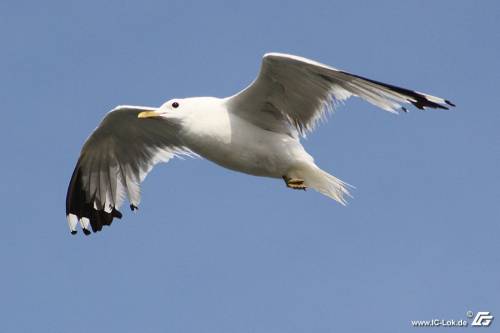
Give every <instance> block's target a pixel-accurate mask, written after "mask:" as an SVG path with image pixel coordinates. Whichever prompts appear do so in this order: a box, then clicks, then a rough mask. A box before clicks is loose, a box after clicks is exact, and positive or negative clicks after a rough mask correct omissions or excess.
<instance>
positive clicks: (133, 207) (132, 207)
mask: <svg viewBox="0 0 500 333" xmlns="http://www.w3.org/2000/svg"><path fill="white" fill-rule="evenodd" d="M138 209H139V207H137V206H136V205H133V204H130V210H131V211H134V210H138Z"/></svg>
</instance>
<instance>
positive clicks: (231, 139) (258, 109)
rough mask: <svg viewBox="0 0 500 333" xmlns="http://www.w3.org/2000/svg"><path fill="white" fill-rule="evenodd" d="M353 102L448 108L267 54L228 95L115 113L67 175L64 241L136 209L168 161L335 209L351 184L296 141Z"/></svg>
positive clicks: (304, 61) (295, 59)
mask: <svg viewBox="0 0 500 333" xmlns="http://www.w3.org/2000/svg"><path fill="white" fill-rule="evenodd" d="M351 96H357V97H360V98H362V99H364V100H365V101H367V102H369V103H371V104H374V105H376V106H378V107H379V108H381V109H383V110H385V111H389V112H393V113H398V112H399V111H403V112H407V109H406V108H405V107H404V106H403V105H402V104H413V106H415V107H416V108H418V109H426V108H431V109H448V106H455V105H454V104H453V103H452V102H450V101H449V100H445V99H442V98H439V97H435V96H431V95H428V94H424V93H421V92H417V91H413V90H409V89H405V88H400V87H397V86H393V85H390V84H386V83H382V82H378V81H374V80H371V79H367V78H364V77H362V76H358V75H354V74H351V73H348V72H345V71H342V70H339V69H336V68H333V67H330V66H327V65H323V64H321V63H319V62H316V61H313V60H309V59H306V58H302V57H298V56H293V55H287V54H281V53H268V54H266V55H264V57H263V59H262V65H261V68H260V73H259V75H258V76H257V78H256V79H255V80H254V81H253V82H252V83H251V84H250V85H249V86H248V87H247V88H245V89H244V90H242V91H240V92H239V93H237V94H235V95H233V96H231V97H227V98H216V97H192V98H174V99H171V100H169V101H167V102H166V103H164V104H163V105H162V106H160V107H158V108H155V107H143V106H128V105H125V106H118V107H116V108H115V109H113V110H112V111H111V112H109V113H108V114H106V116H105V117H104V119H103V120H102V121H101V123H100V124H99V126H98V127H97V128H96V129H95V130H94V132H93V133H92V134H91V136H90V137H89V138H88V139H87V141H86V142H85V144H84V145H83V148H82V150H81V153H80V157H79V159H78V162H77V164H76V167H75V170H74V172H73V175H72V177H71V181H70V183H69V187H68V193H67V197H66V217H67V221H68V225H69V229H70V231H71V233H72V234H76V233H77V225H78V224H80V226H81V228H82V230H83V232H84V234H85V235H89V234H90V233H91V231H90V230H91V229H92V231H93V232H97V231H100V230H101V229H102V227H103V226H104V225H110V224H111V222H112V221H113V219H114V218H118V219H119V218H121V217H122V214H121V213H120V211H119V210H118V209H119V208H120V206H121V205H122V203H123V201H124V200H125V198H126V197H127V198H128V200H129V202H130V208H131V209H132V210H135V209H137V207H138V206H139V202H140V184H141V182H142V181H143V180H144V178H145V177H146V175H147V174H148V172H149V171H151V169H152V168H153V166H154V165H155V164H157V163H159V162H167V161H169V160H170V159H172V158H173V157H175V156H182V155H188V156H201V157H204V158H206V159H208V160H210V161H212V162H214V163H216V164H218V165H220V166H223V167H225V168H228V169H231V170H235V171H239V172H243V173H246V174H250V175H254V176H262V177H270V178H282V179H283V180H284V182H285V185H286V186H287V187H289V188H291V189H295V190H305V189H306V188H312V189H314V190H316V191H318V192H320V193H322V194H324V195H326V196H328V197H330V198H332V199H334V200H336V201H338V202H339V203H341V204H345V203H346V197H347V196H349V191H348V187H349V185H348V184H346V183H344V182H343V181H341V180H340V179H338V178H336V177H334V176H332V175H330V174H329V173H327V172H326V171H323V170H322V169H320V168H319V167H318V166H317V165H316V164H315V163H314V159H313V157H312V156H311V155H309V154H308V153H307V152H306V150H305V149H304V147H303V146H302V144H301V143H300V138H301V137H303V136H305V135H306V134H307V133H308V132H310V131H312V130H313V129H314V128H315V125H316V124H317V122H318V120H320V119H322V118H323V117H324V116H325V114H327V113H328V112H329V111H331V110H333V107H334V106H335V104H336V103H338V102H341V101H344V100H346V99H348V98H349V97H351Z"/></svg>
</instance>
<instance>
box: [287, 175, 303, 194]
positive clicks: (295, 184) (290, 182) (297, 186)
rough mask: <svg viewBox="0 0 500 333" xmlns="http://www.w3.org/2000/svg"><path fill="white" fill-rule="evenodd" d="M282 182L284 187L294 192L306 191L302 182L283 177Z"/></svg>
mask: <svg viewBox="0 0 500 333" xmlns="http://www.w3.org/2000/svg"><path fill="white" fill-rule="evenodd" d="M283 180H284V181H285V183H286V187H289V188H293V189H294V190H304V191H305V190H306V188H307V187H306V186H305V185H304V180H302V179H296V178H289V177H287V176H283Z"/></svg>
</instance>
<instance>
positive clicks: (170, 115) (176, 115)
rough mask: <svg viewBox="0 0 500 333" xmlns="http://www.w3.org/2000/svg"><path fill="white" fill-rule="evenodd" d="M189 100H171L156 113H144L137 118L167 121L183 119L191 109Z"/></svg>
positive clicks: (155, 111)
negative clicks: (164, 119) (163, 119)
mask: <svg viewBox="0 0 500 333" xmlns="http://www.w3.org/2000/svg"><path fill="white" fill-rule="evenodd" d="M189 104H191V103H189V98H185V99H179V98H175V99H171V100H169V101H167V102H166V103H164V104H163V105H162V106H161V107H159V108H158V109H156V110H154V111H144V112H141V113H139V114H138V115H137V118H166V119H171V120H175V119H179V120H180V119H182V118H183V117H185V116H186V113H187V112H188V110H190V109H191V108H189V106H188V105H189Z"/></svg>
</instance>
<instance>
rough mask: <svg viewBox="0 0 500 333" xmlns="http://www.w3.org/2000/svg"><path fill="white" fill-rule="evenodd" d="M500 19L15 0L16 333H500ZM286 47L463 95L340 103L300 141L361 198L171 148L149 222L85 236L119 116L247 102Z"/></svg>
mask: <svg viewBox="0 0 500 333" xmlns="http://www.w3.org/2000/svg"><path fill="white" fill-rule="evenodd" d="M499 17H500V4H499V2H498V1H399V0H397V1H319V2H314V1H296V2H273V1H262V2H259V1H246V2H244V3H238V2H229V1H228V2H227V3H222V2H213V1H206V2H202V1H200V2H190V1H177V2H176V1H136V2H131V1H78V2H76V1H75V2H72V1H2V2H0V39H1V44H2V47H1V52H0V73H1V75H0V101H1V102H2V109H3V110H2V113H1V114H2V120H1V122H0V126H1V130H0V145H1V152H2V161H1V163H0V170H1V174H2V186H1V187H0V199H1V202H2V209H1V210H2V213H1V232H0V331H1V332H73V333H76V332H217V333H221V332H288V333H290V332H367V331H371V332H374V331H380V332H412V331H414V330H416V329H415V328H411V327H410V320H412V319H433V318H445V319H464V318H465V312H466V311H467V310H472V311H474V312H476V311H491V312H493V314H496V315H497V317H499V318H497V322H494V323H493V325H494V326H496V327H497V328H496V329H498V327H500V297H499V296H500V240H499V235H500V212H499V206H500V175H499V167H500V131H499V125H500V111H499V109H498V105H499V104H500V94H499V86H500V66H499V59H500V43H499V41H500V29H499V22H498V19H499ZM270 51H277V52H287V53H293V54H298V55H302V56H306V57H310V58H313V59H315V60H318V61H321V62H324V63H326V64H330V65H332V66H335V67H338V68H342V69H344V70H347V71H351V72H353V73H356V74H359V75H363V76H366V77H369V78H373V79H375V80H380V81H383V82H388V83H393V84H397V85H401V86H404V87H408V88H412V89H416V90H420V91H424V92H428V93H431V94H434V95H437V96H441V97H445V98H448V99H450V100H452V101H454V102H455V103H456V104H457V108H455V109H454V110H453V111H425V112H422V111H419V110H414V109H412V111H411V112H410V113H409V114H403V115H400V116H394V115H391V114H389V113H386V112H383V111H379V110H378V109H376V108H375V107H373V106H371V105H369V104H367V103H365V102H362V101H358V100H349V101H348V102H347V103H346V105H344V106H341V107H340V108H339V109H338V111H337V112H336V114H335V115H334V116H333V117H330V118H329V121H328V122H327V123H325V124H322V125H321V126H320V127H319V129H318V130H317V131H316V132H315V133H313V134H312V135H310V136H309V137H308V139H307V140H306V141H305V142H304V144H305V146H306V148H307V149H308V150H309V152H310V153H311V154H312V155H313V156H315V158H316V161H317V163H318V164H319V165H320V166H321V167H322V168H324V169H325V170H327V171H329V172H331V173H332V174H334V175H336V176H338V177H339V178H341V179H343V180H345V181H347V182H349V183H351V184H353V185H355V186H356V190H355V191H354V192H353V194H354V199H352V200H351V201H350V204H349V205H348V206H347V207H342V206H340V205H339V204H337V203H335V202H334V201H332V200H330V199H328V198H326V197H323V196H322V195H320V194H318V193H315V192H313V191H307V192H305V193H304V192H302V191H292V190H289V189H287V188H286V187H285V185H284V183H283V182H282V181H281V180H273V179H266V178H257V177H251V176H247V175H244V174H239V173H235V172H232V171H228V170H225V169H222V168H220V167H218V166H215V165H214V164H212V163H210V162H207V161H204V160H184V161H181V160H174V161H173V162H171V163H169V164H164V165H160V166H159V167H157V168H156V169H154V171H153V172H152V173H151V174H150V175H149V176H148V178H147V179H146V181H145V183H144V184H143V200H142V204H141V207H140V210H139V211H138V212H137V213H131V212H130V211H128V209H125V207H124V208H123V209H122V211H123V212H124V218H123V219H122V220H121V221H116V222H114V224H113V225H112V226H111V227H110V228H105V229H104V231H103V232H101V233H98V234H93V235H92V236H90V237H84V236H83V234H82V233H81V232H80V233H79V234H78V235H77V236H71V235H70V234H69V231H68V228H67V224H66V219H65V212H64V201H65V195H66V189H67V185H68V182H69V178H70V176H71V173H72V171H73V167H74V164H75V162H76V160H77V157H78V154H79V150H80V148H81V145H82V143H83V142H84V140H85V139H86V138H87V136H88V135H89V134H90V132H91V131H92V130H93V129H94V128H95V127H96V126H97V124H98V123H99V121H100V120H101V118H102V117H103V115H104V114H105V113H106V112H107V111H108V110H110V109H112V108H113V107H114V106H116V105H119V104H138V105H152V106H157V105H160V104H162V103H163V102H164V101H166V100H168V99H170V98H173V97H187V96H211V95H213V96H219V97H225V96H228V95H231V94H233V93H235V92H236V91H239V90H240V89H241V88H243V87H245V86H246V85H247V84H248V83H250V82H251V81H252V80H253V79H254V77H255V76H256V74H257V71H258V69H259V66H260V61H261V56H262V55H263V54H264V53H266V52H270ZM471 329H472V328H467V329H466V330H471ZM496 329H493V328H490V329H489V330H488V332H489V331H491V332H493V330H496ZM429 331H432V329H429ZM436 331H437V330H436ZM446 331H448V330H446V329H439V332H446ZM450 331H451V330H450ZM453 331H456V330H453Z"/></svg>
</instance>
